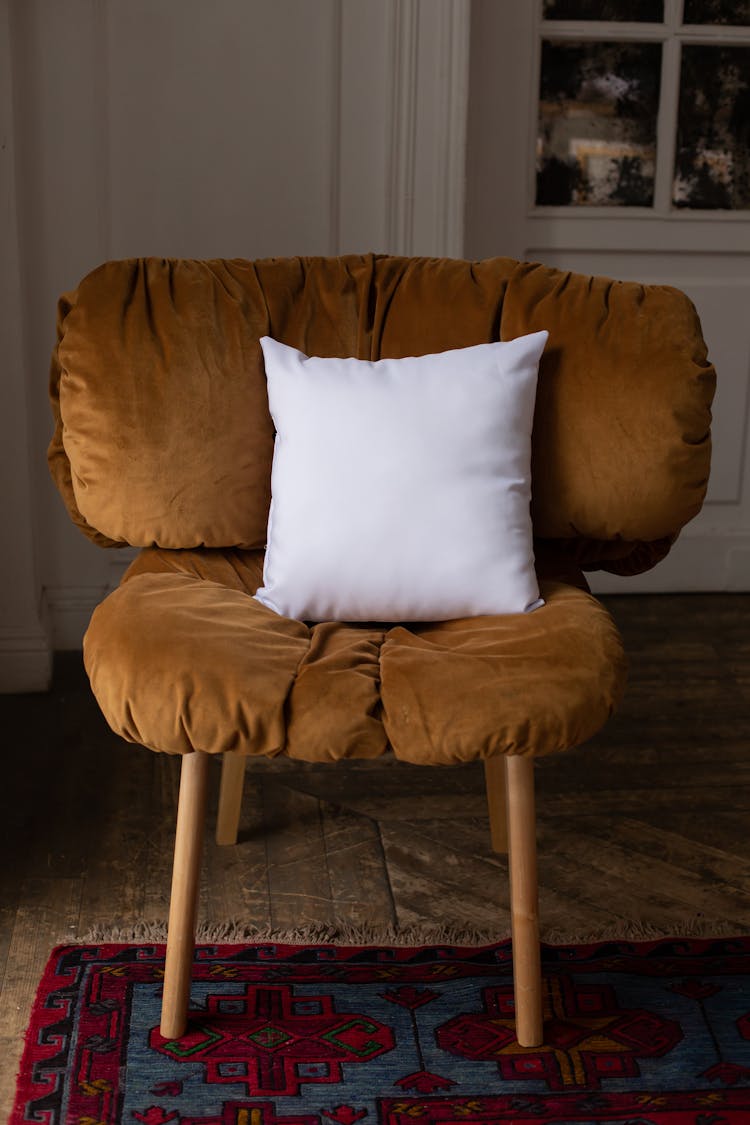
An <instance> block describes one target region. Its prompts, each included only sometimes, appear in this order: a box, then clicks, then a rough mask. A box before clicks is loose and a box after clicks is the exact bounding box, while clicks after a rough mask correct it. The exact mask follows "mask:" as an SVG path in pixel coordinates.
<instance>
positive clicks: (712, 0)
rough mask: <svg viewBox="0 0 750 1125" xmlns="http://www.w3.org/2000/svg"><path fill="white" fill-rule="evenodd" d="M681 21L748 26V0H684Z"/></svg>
mask: <svg viewBox="0 0 750 1125" xmlns="http://www.w3.org/2000/svg"><path fill="white" fill-rule="evenodd" d="M682 22H683V23H718V24H733V25H734V26H735V27H750V0H685V8H684V11H683V15H682Z"/></svg>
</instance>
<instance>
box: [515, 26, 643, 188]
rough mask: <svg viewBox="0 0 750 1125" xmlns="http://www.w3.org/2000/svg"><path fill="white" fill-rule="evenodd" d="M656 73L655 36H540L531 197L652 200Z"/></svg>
mask: <svg viewBox="0 0 750 1125" xmlns="http://www.w3.org/2000/svg"><path fill="white" fill-rule="evenodd" d="M660 75H661V44H659V43H610V42H580V43H579V42H574V43H570V42H567V41H566V42H560V41H555V40H545V41H544V42H543V43H542V68H541V78H540V86H539V127H538V139H537V179H536V202H537V204H539V205H542V206H587V205H588V206H616V207H650V206H651V205H652V204H653V201H654V170H655V159H656V117H657V112H658V108H659V80H660Z"/></svg>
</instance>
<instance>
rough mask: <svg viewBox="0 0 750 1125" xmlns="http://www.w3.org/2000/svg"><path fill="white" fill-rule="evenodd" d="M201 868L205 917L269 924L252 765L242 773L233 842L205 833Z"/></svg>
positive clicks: (258, 790) (259, 795) (259, 802)
mask: <svg viewBox="0 0 750 1125" xmlns="http://www.w3.org/2000/svg"><path fill="white" fill-rule="evenodd" d="M210 823H211V818H210V817H209V824H210ZM203 870H204V885H205V897H206V914H205V917H206V918H207V919H209V920H211V919H214V920H216V921H225V920H227V921H228V920H236V921H237V922H239V923H244V924H247V925H252V926H260V927H265V926H270V924H271V905H270V892H269V886H268V857H267V854H266V835H265V822H264V811H263V786H262V784H261V782H260V778H259V777H258V776H257V775H255V774H254V773H253V772H252V765H251V766H250V768H249V769H248V771H247V773H246V775H245V785H244V798H243V802H242V810H241V813H240V824H239V835H238V840H237V843H236V844H232V845H229V846H222V845H219V844H217V843H216V842H215V840H214V839H213V834H212V833H211V832H209V833H207V837H206V847H205V854H204V860H203Z"/></svg>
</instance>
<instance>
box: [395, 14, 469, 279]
mask: <svg viewBox="0 0 750 1125" xmlns="http://www.w3.org/2000/svg"><path fill="white" fill-rule="evenodd" d="M388 18H389V34H388V44H389V50H388V61H389V75H388V89H389V91H390V105H389V112H388V130H389V132H388V146H387V150H388V159H387V177H386V205H387V206H386V240H387V245H388V250H389V251H390V253H393V254H405V255H411V254H427V255H434V256H446V257H460V256H461V255H462V253H463V245H464V199H465V182H466V168H465V165H466V141H467V113H468V103H469V38H470V23H469V20H470V5H469V4H468V3H467V0H392V2H391V4H390V8H389V17H388ZM417 201H419V208H418V209H417Z"/></svg>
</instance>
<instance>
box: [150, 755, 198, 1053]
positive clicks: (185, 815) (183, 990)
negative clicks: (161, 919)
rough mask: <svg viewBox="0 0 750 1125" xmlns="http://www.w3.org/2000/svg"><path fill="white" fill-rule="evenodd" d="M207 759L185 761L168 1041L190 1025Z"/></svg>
mask: <svg viewBox="0 0 750 1125" xmlns="http://www.w3.org/2000/svg"><path fill="white" fill-rule="evenodd" d="M208 758H209V756H208V754H202V753H200V752H199V751H196V752H194V753H192V754H186V755H185V756H184V758H183V759H182V774H181V778H180V797H179V801H178V805H177V831H176V833H175V845H174V867H173V868H172V895H171V898H170V902H169V930H168V933H167V960H166V966H165V969H164V999H163V1001H162V1008H161V1033H162V1035H163V1036H164V1037H165V1039H179V1037H180V1036H181V1035H182V1034H183V1033H184V1031H185V1027H186V1024H187V1009H188V1001H189V999H190V976H191V973H192V967H193V952H194V949H195V920H196V913H197V908H198V881H199V878H200V863H201V851H202V849H203V825H204V821H205V819H206V791H207V782H208Z"/></svg>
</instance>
